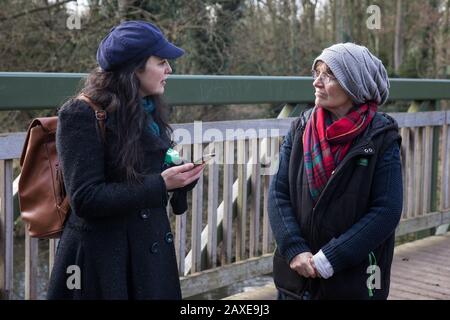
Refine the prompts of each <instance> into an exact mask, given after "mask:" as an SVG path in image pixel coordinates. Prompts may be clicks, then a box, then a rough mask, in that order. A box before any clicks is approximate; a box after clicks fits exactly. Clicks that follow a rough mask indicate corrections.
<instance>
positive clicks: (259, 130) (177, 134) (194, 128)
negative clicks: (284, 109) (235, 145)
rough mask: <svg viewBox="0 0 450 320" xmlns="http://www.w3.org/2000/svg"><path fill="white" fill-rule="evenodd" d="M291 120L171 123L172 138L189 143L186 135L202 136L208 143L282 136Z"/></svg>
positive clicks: (190, 141) (182, 142)
mask: <svg viewBox="0 0 450 320" xmlns="http://www.w3.org/2000/svg"><path fill="white" fill-rule="evenodd" d="M293 120H295V118H284V119H258V120H240V121H235V120H233V121H215V122H200V123H199V122H197V123H183V124H173V125H172V128H173V129H174V133H173V136H174V140H175V141H176V142H177V143H180V144H191V143H192V142H193V141H192V140H191V139H186V138H185V137H186V136H190V137H196V139H197V138H198V139H200V138H202V140H203V142H208V143H209V142H213V141H214V142H221V141H235V140H244V139H255V138H258V137H260V136H262V137H272V136H280V135H281V136H284V135H286V134H287V132H288V131H289V128H290V125H291V122H292V121H293ZM178 130H180V131H178ZM194 142H195V143H197V142H198V141H194Z"/></svg>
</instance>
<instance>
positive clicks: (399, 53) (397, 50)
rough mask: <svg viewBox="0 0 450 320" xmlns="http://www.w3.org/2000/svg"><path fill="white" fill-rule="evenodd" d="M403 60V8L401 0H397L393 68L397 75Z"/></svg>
mask: <svg viewBox="0 0 450 320" xmlns="http://www.w3.org/2000/svg"><path fill="white" fill-rule="evenodd" d="M402 62H403V8H402V0H397V12H396V17H395V40H394V70H395V74H397V75H398V73H399V71H400V66H401V65H402Z"/></svg>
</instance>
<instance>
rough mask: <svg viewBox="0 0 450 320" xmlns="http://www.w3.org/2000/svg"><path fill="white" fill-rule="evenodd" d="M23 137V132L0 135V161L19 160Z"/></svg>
mask: <svg viewBox="0 0 450 320" xmlns="http://www.w3.org/2000/svg"><path fill="white" fill-rule="evenodd" d="M25 135H26V133H25V132H16V133H0V160H6V159H17V158H20V155H21V154H22V147H23V143H24V142H25Z"/></svg>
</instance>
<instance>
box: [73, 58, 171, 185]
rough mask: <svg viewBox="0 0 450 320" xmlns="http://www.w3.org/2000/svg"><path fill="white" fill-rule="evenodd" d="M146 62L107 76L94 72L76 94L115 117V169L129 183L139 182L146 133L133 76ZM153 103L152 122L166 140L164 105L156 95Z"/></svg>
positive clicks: (144, 118) (103, 73) (155, 144)
mask: <svg viewBox="0 0 450 320" xmlns="http://www.w3.org/2000/svg"><path fill="white" fill-rule="evenodd" d="M147 59H148V58H145V59H142V60H140V61H136V62H132V63H128V64H127V65H125V66H123V67H122V68H120V69H118V70H114V71H111V72H108V71H103V70H102V69H101V68H96V69H95V70H93V71H92V72H91V73H90V74H89V76H88V77H87V79H86V82H85V85H84V88H83V89H81V91H80V93H81V94H84V95H86V96H87V97H89V98H90V99H91V100H92V101H93V102H94V103H95V104H97V105H98V106H101V107H102V108H103V109H105V110H106V111H107V112H108V113H110V112H116V113H117V129H118V130H117V134H118V150H117V154H116V159H115V162H116V163H115V165H116V166H117V170H118V171H119V172H122V173H124V175H125V176H126V180H127V181H128V182H130V183H131V182H140V181H142V164H143V160H144V159H143V152H142V145H141V143H140V137H141V135H142V132H143V130H146V129H147V128H146V127H147V123H148V116H147V114H146V112H145V111H144V109H143V108H142V105H141V104H142V103H141V97H140V95H139V88H140V81H139V78H138V77H137V76H136V72H137V71H143V70H144V69H145V64H146V62H147ZM153 100H154V102H155V107H156V109H155V112H154V120H155V122H156V123H157V124H158V125H159V127H160V128H161V129H162V130H161V135H167V136H170V132H171V128H170V126H169V124H168V123H167V114H166V111H167V108H166V104H165V103H164V101H163V99H162V97H161V96H159V95H155V96H153ZM154 142H155V143H154V147H155V148H158V147H159V146H160V144H161V140H160V139H157V138H156V137H155V139H154Z"/></svg>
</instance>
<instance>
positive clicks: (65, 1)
mask: <svg viewBox="0 0 450 320" xmlns="http://www.w3.org/2000/svg"><path fill="white" fill-rule="evenodd" d="M68 2H76V0H63V1H62V2H57V3H54V4H52V5H48V6H45V7H39V8H35V9H32V10H25V11H23V12H21V13H17V14H15V15H12V16H9V17H2V18H0V22H4V21H7V20H13V19H17V18H20V17H22V16H25V15H28V14H32V13H36V12H39V11H43V10H48V9H51V8H53V7H58V6H60V5H62V4H66V3H68Z"/></svg>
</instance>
